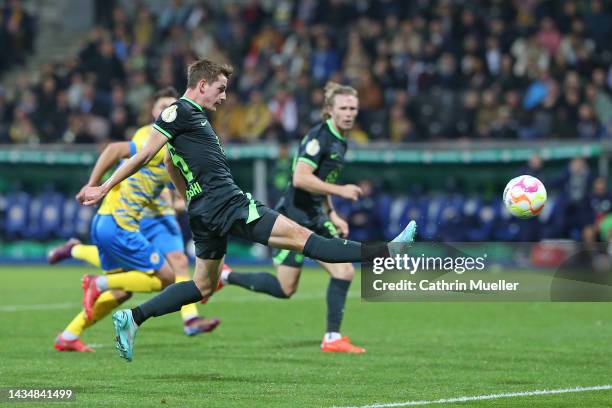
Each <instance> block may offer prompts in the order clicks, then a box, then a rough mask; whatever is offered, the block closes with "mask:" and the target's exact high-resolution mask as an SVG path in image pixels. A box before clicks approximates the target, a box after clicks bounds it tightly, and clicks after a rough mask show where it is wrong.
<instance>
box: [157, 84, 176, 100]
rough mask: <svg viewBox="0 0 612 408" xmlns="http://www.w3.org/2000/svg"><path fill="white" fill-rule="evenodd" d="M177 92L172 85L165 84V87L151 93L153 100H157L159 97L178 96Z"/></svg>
mask: <svg viewBox="0 0 612 408" xmlns="http://www.w3.org/2000/svg"><path fill="white" fill-rule="evenodd" d="M178 96H179V94H178V92H177V90H176V89H174V87H173V86H167V87H165V88H162V89H160V90H159V91H157V92H155V94H153V102H155V101H157V100H158V99H160V98H174V99H176V98H178Z"/></svg>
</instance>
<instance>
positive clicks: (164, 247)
mask: <svg viewBox="0 0 612 408" xmlns="http://www.w3.org/2000/svg"><path fill="white" fill-rule="evenodd" d="M140 232H142V235H144V236H145V238H146V239H148V240H149V241H151V242H152V243H153V245H154V246H155V247H156V248H158V249H159V250H160V251H161V253H162V254H164V256H166V255H167V254H169V253H170V252H184V251H185V244H184V242H183V234H182V233H181V227H179V224H178V222H177V221H176V217H175V216H173V215H164V216H162V217H154V218H143V219H142V220H141V221H140Z"/></svg>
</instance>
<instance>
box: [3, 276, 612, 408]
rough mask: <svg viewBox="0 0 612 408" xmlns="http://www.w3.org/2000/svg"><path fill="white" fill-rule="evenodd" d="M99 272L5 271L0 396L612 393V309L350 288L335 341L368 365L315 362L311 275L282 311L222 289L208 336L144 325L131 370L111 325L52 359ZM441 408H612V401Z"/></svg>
mask: <svg viewBox="0 0 612 408" xmlns="http://www.w3.org/2000/svg"><path fill="white" fill-rule="evenodd" d="M237 269H240V270H247V269H248V270H253V271H254V270H261V269H262V268H237ZM93 271H94V269H92V268H88V267H84V266H83V267H77V266H70V267H45V266H16V267H9V266H3V267H1V268H0V276H1V277H2V284H1V285H0V321H1V322H2V330H0V387H18V388H24V387H34V388H63V387H68V388H73V389H75V390H76V401H75V402H71V403H54V404H51V405H50V406H53V407H60V406H67V407H75V406H79V407H81V406H85V407H89V406H91V407H111V406H115V407H142V406H156V407H202V406H206V407H234V406H237V407H255V406H262V407H276V406H279V407H285V406H290V407H310V406H315V407H331V406H351V405H352V406H363V405H370V404H376V403H380V404H385V403H387V404H389V403H399V402H405V401H417V400H425V401H431V400H437V399H443V398H454V397H462V396H477V395H486V394H499V393H512V392H522V391H534V390H552V389H564V388H573V387H579V386H582V387H588V386H597V385H608V384H612V305H610V304H606V303H599V304H596V303H590V304H589V303H576V304H571V303H366V302H362V301H361V300H360V298H359V282H358V281H356V282H355V283H354V284H353V286H352V288H351V293H350V298H349V301H348V303H347V309H346V313H345V320H344V324H343V333H344V334H347V335H350V336H351V338H352V340H353V341H354V342H355V343H356V344H358V345H362V346H364V347H366V348H367V350H368V352H367V353H366V354H364V355H339V354H323V353H321V352H320V351H319V349H318V347H319V342H320V340H321V336H322V334H323V331H324V328H325V327H324V323H325V289H326V285H327V280H328V278H327V275H326V274H325V273H323V272H322V271H320V270H315V269H307V270H305V271H304V272H303V276H302V281H301V284H300V288H299V290H298V293H297V294H296V295H295V297H294V298H293V299H291V300H289V301H286V300H276V299H272V298H269V297H267V296H265V295H260V294H253V293H249V292H247V291H245V290H243V289H241V288H235V287H229V288H225V289H223V291H222V292H220V293H218V294H217V295H215V298H213V300H212V301H211V302H210V303H209V305H207V306H200V311H201V312H202V313H204V314H206V315H208V316H219V317H221V318H222V320H223V322H222V324H221V326H220V327H219V328H218V329H217V331H215V332H214V333H211V334H203V335H200V336H197V337H193V338H188V337H186V336H185V335H184V334H183V333H182V326H181V322H180V316H179V314H178V313H177V314H173V315H169V316H164V317H161V318H156V319H151V320H150V321H149V322H147V324H146V325H145V326H144V327H143V328H142V329H141V330H140V331H139V333H138V336H137V339H136V349H135V359H134V362H133V363H126V362H124V361H123V360H121V359H120V358H119V357H118V355H117V353H116V351H115V349H114V341H113V331H112V325H111V322H110V319H106V320H103V321H101V322H100V323H98V324H97V325H96V326H94V327H93V328H91V329H90V330H88V331H87V332H86V333H85V335H84V340H85V341H86V342H87V343H90V344H93V345H95V346H96V347H97V352H96V353H94V354H79V353H60V352H57V351H55V350H54V349H53V348H52V345H53V339H54V337H55V335H56V334H57V333H58V332H59V331H60V330H61V329H63V328H64V326H65V325H66V324H67V323H68V322H69V320H70V319H71V318H72V317H73V316H74V315H75V313H76V312H77V311H78V310H79V304H80V301H81V290H80V276H81V274H83V273H93ZM149 296H150V295H148V294H147V295H138V296H135V297H134V298H133V299H132V300H131V301H130V302H129V303H128V305H130V306H131V305H134V304H136V303H138V302H140V301H142V300H144V299H146V298H148V297H149ZM0 405H5V406H19V407H26V406H43V405H41V404H40V403H39V404H30V403H20V404H17V405H13V404H6V403H2V402H0ZM48 405H49V404H45V405H44V406H48ZM442 405H443V404H436V406H442ZM448 406H477V407H490V406H495V407H524V406H531V407H553V406H554V407H579V406H580V407H582V406H585V407H587V406H588V407H609V406H612V391H610V390H604V391H589V392H581V393H567V394H560V395H540V396H524V397H514V398H500V399H495V400H488V401H471V402H465V403H457V404H455V405H450V404H449V405H448Z"/></svg>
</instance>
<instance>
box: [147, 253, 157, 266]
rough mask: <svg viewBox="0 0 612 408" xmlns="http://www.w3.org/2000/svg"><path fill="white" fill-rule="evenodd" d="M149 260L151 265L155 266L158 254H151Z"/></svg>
mask: <svg viewBox="0 0 612 408" xmlns="http://www.w3.org/2000/svg"><path fill="white" fill-rule="evenodd" d="M149 260H150V261H151V263H152V264H157V263H158V262H159V254H158V253H157V252H153V253H152V254H151V258H150V259H149Z"/></svg>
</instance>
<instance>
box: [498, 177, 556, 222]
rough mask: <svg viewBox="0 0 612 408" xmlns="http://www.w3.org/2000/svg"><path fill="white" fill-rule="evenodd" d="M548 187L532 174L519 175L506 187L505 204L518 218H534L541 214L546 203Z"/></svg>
mask: <svg viewBox="0 0 612 408" xmlns="http://www.w3.org/2000/svg"><path fill="white" fill-rule="evenodd" d="M546 198H547V195H546V188H545V187H544V184H542V182H541V181H540V180H538V179H537V178H535V177H532V176H527V175H523V176H518V177H515V178H513V179H512V180H510V181H509V182H508V184H507V185H506V188H505V189H504V204H505V205H506V208H507V209H508V211H510V214H512V215H513V216H515V217H517V218H532V217H535V216H536V215H538V214H540V213H541V212H542V210H543V209H544V205H545V204H546Z"/></svg>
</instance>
